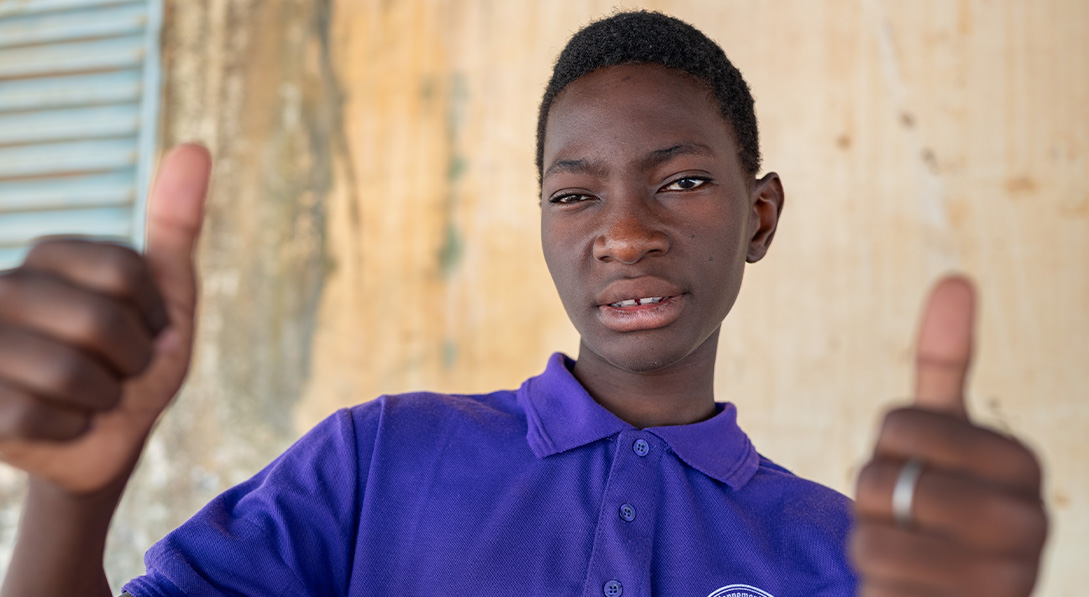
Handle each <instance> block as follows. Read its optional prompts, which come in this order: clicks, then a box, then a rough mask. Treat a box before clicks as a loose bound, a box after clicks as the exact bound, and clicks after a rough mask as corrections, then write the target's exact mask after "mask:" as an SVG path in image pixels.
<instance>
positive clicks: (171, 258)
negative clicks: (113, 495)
mask: <svg viewBox="0 0 1089 597" xmlns="http://www.w3.org/2000/svg"><path fill="white" fill-rule="evenodd" d="M210 168H211V162H210V158H209V156H208V153H207V151H206V150H204V149H203V148H201V147H197V146H182V147H179V148H177V149H175V150H174V151H173V152H171V153H170V155H169V156H168V157H167V158H166V159H165V160H164V162H163V164H162V167H161V169H160V172H159V175H158V177H157V179H156V181H155V184H154V186H153V188H152V192H151V194H150V196H149V198H148V224H147V226H148V234H147V251H146V253H145V254H144V255H139V254H137V253H136V252H134V251H132V250H130V249H126V248H123V247H119V246H116V245H112V244H108V243H94V242H90V241H85V240H71V239H67V240H65V239H57V240H49V241H46V242H43V243H40V244H39V245H37V246H36V247H34V249H33V250H31V252H30V254H29V255H28V256H27V258H26V261H25V262H24V263H23V265H22V266H20V267H19V268H16V269H14V270H11V271H10V272H6V273H4V274H2V275H0V458H2V459H3V460H4V461H6V462H7V463H9V464H11V465H13V466H15V467H18V468H21V469H23V470H25V471H27V472H28V473H30V475H31V476H32V477H34V478H36V479H37V480H39V481H42V480H44V481H46V482H48V483H51V484H53V485H54V486H56V487H57V488H59V489H61V490H63V491H66V492H70V493H71V494H73V495H76V494H84V493H92V492H94V491H96V490H99V489H101V488H103V487H106V486H108V485H110V484H112V483H116V482H121V483H123V482H124V479H125V478H127V476H128V475H129V474H130V472H131V469H132V466H133V465H134V464H135V462H136V460H137V458H138V457H139V453H140V450H141V449H142V447H143V444H144V441H145V440H146V438H147V435H148V433H150V431H151V428H152V426H153V424H154V423H155V421H156V419H157V418H158V416H159V414H160V413H161V412H162V411H163V409H164V408H166V406H167V404H169V402H170V400H171V398H172V397H173V396H174V394H175V393H176V392H177V391H178V389H179V387H180V386H181V383H182V381H183V379H184V377H185V374H186V372H187V370H188V367H189V358H190V354H191V351H192V342H193V318H194V310H195V307H196V296H197V289H196V276H195V271H194V266H193V257H192V255H193V248H194V244H195V242H196V238H197V234H198V232H199V230H200V225H201V220H202V216H203V205H204V196H205V193H206V190H207V186H208V177H209V172H210Z"/></svg>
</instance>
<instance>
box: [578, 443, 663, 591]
mask: <svg viewBox="0 0 1089 597" xmlns="http://www.w3.org/2000/svg"><path fill="white" fill-rule="evenodd" d="M662 445H663V444H662V443H661V442H660V440H659V439H657V438H656V437H654V436H653V434H650V433H647V432H645V431H641V430H636V429H631V430H627V431H622V432H621V433H620V434H619V436H618V437H617V441H616V443H615V444H614V450H615V451H614V452H613V454H614V456H613V461H612V465H611V467H610V470H609V480H608V482H607V483H606V486H605V491H604V494H603V495H602V496H601V498H602V501H601V510H600V511H599V514H598V520H597V529H598V530H597V532H596V533H595V538H594V547H593V550H592V552H591V556H590V563H589V567H588V570H587V576H586V582H585V584H583V590H582V597H595V596H597V595H602V594H603V591H604V594H605V595H607V596H610V595H611V596H613V597H616V596H617V595H620V593H619V592H616V593H609V592H607V591H606V588H607V587H609V586H610V583H612V582H616V583H617V585H616V586H615V587H614V590H616V591H623V592H624V594H626V595H639V596H642V597H649V595H650V593H649V591H650V582H651V579H650V564H651V558H652V554H653V553H654V545H653V542H654V513H655V509H656V507H657V506H656V503H655V502H656V499H657V490H656V485H657V479H658V474H659V466H660V461H661V459H662V455H663V454H664V453H665V452H666V450H664V449H663V448H661V447H660V446H662Z"/></svg>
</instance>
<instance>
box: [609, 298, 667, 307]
mask: <svg viewBox="0 0 1089 597" xmlns="http://www.w3.org/2000/svg"><path fill="white" fill-rule="evenodd" d="M665 298H666V297H664V296H648V297H647V298H637V299H627V300H624V301H620V302H619V303H613V304H611V305H609V306H610V307H635V306H637V305H653V304H654V303H660V302H662V301H663V300H665Z"/></svg>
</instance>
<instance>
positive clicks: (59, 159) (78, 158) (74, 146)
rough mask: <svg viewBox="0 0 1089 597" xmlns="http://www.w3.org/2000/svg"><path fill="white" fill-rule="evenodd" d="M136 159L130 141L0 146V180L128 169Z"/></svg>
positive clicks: (135, 151) (134, 145) (135, 153)
mask: <svg viewBox="0 0 1089 597" xmlns="http://www.w3.org/2000/svg"><path fill="white" fill-rule="evenodd" d="M138 158H139V155H138V152H137V149H136V144H135V143H133V142H132V141H131V140H107V141H72V142H67V143H53V144H48V145H47V144H42V145H34V146H30V147H7V148H0V180H2V179H4V178H17V177H29V176H51V175H67V174H71V173H75V172H102V171H105V170H115V169H119V168H129V167H132V166H133V165H135V164H136V161H137V159H138Z"/></svg>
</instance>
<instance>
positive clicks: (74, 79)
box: [0, 70, 143, 113]
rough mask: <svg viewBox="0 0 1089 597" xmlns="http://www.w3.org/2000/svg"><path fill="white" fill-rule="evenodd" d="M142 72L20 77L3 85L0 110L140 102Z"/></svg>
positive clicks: (0, 93) (1, 111)
mask: <svg viewBox="0 0 1089 597" xmlns="http://www.w3.org/2000/svg"><path fill="white" fill-rule="evenodd" d="M142 89H143V86H142V84H141V81H140V71H138V70H124V71H116V72H108V73H97V74H93V75H73V76H68V77H50V78H44V79H17V80H13V81H5V82H4V84H3V85H0V113H3V112H10V111H26V110H49V109H52V108H70V107H75V106H81V105H96V104H114V103H129V102H138V101H139V100H140V92H141V90H142Z"/></svg>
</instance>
